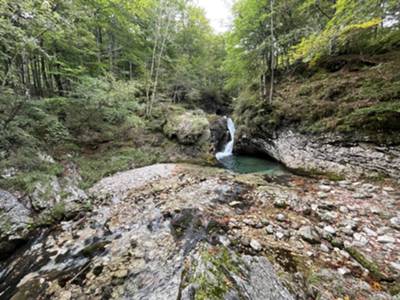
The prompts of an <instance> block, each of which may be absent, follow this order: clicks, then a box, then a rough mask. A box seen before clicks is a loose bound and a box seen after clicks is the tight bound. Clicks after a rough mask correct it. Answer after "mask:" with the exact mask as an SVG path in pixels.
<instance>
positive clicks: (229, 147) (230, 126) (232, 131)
mask: <svg viewBox="0 0 400 300" xmlns="http://www.w3.org/2000/svg"><path fill="white" fill-rule="evenodd" d="M227 125H228V130H229V133H230V135H231V140H230V141H229V142H228V143H227V144H226V145H225V148H224V151H222V152H218V153H217V154H216V155H215V156H216V158H217V159H218V160H220V159H222V158H224V157H228V156H231V155H232V154H233V146H234V144H235V131H236V128H235V123H233V120H232V119H231V118H227Z"/></svg>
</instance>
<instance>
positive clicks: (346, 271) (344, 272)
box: [338, 267, 351, 276]
mask: <svg viewBox="0 0 400 300" xmlns="http://www.w3.org/2000/svg"><path fill="white" fill-rule="evenodd" d="M338 273H339V274H340V275H342V276H344V275H347V274H350V273H351V271H350V269H349V268H346V267H342V268H339V269H338Z"/></svg>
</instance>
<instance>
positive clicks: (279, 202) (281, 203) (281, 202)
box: [274, 199, 288, 208]
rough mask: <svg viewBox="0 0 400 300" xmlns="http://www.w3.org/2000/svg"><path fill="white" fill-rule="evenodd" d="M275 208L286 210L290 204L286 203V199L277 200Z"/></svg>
mask: <svg viewBox="0 0 400 300" xmlns="http://www.w3.org/2000/svg"><path fill="white" fill-rule="evenodd" d="M274 206H275V207H276V208H286V207H287V206H288V204H287V203H286V201H285V200H284V199H275V201H274Z"/></svg>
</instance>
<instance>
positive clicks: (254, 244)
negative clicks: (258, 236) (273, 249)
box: [250, 240, 262, 252]
mask: <svg viewBox="0 0 400 300" xmlns="http://www.w3.org/2000/svg"><path fill="white" fill-rule="evenodd" d="M250 247H251V248H252V249H253V250H255V251H257V252H258V251H261V250H262V246H261V244H260V242H258V241H257V240H251V241H250Z"/></svg>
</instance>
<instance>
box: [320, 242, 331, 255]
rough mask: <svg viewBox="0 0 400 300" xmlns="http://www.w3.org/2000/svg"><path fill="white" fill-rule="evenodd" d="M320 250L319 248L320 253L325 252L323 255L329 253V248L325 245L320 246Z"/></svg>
mask: <svg viewBox="0 0 400 300" xmlns="http://www.w3.org/2000/svg"><path fill="white" fill-rule="evenodd" d="M320 248H321V251H322V252H325V253H329V252H330V249H329V247H328V246H327V245H325V244H321V247H320Z"/></svg>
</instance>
